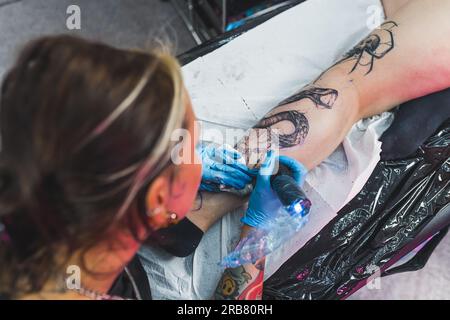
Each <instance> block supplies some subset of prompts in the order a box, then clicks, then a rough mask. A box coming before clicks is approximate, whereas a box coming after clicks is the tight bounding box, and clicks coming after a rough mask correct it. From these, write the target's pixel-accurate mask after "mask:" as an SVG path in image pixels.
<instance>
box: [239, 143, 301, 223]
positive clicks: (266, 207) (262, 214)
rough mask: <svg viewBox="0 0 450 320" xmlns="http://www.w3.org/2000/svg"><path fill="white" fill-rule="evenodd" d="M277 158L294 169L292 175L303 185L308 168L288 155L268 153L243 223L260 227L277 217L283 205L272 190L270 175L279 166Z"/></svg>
mask: <svg viewBox="0 0 450 320" xmlns="http://www.w3.org/2000/svg"><path fill="white" fill-rule="evenodd" d="M277 160H278V161H279V163H280V164H283V165H285V166H286V167H288V168H289V169H290V170H291V171H292V177H293V178H294V180H295V181H296V182H297V183H298V184H299V185H300V186H301V185H302V184H303V182H304V180H305V176H306V173H307V172H308V170H307V169H306V168H305V166H304V165H302V164H301V163H299V162H297V161H296V160H294V159H292V158H289V157H286V156H279V157H276V156H275V154H274V153H273V152H272V151H269V152H268V153H267V156H266V159H265V161H264V162H263V164H262V166H261V168H260V170H259V173H258V176H257V180H256V186H255V189H254V190H253V192H252V194H251V195H250V200H249V203H248V209H247V211H246V212H245V215H244V217H243V218H242V219H241V221H242V222H243V223H245V224H246V225H249V226H251V227H260V226H263V225H264V224H265V223H267V222H269V221H270V220H271V219H272V218H273V217H275V216H276V215H277V214H278V212H279V211H280V209H281V208H282V207H283V205H282V203H281V202H280V200H279V199H278V196H277V194H276V193H275V192H274V191H273V190H272V187H271V185H270V177H271V176H272V175H273V174H274V173H275V172H274V171H275V169H277V168H278V166H277Z"/></svg>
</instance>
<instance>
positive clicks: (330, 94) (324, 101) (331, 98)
mask: <svg viewBox="0 0 450 320" xmlns="http://www.w3.org/2000/svg"><path fill="white" fill-rule="evenodd" d="M338 96H339V94H338V91H337V90H334V89H330V88H319V87H309V88H307V89H305V90H302V91H301V92H299V93H297V94H295V95H293V96H292V97H289V98H288V99H286V100H284V101H282V102H281V103H280V104H279V105H278V107H281V106H284V105H287V104H290V103H293V102H297V101H300V100H304V99H309V100H310V101H312V102H313V103H314V105H315V106H316V108H325V109H331V108H332V107H333V106H334V104H335V102H336V100H337V98H338ZM282 121H288V122H290V123H292V125H293V127H294V130H293V132H291V133H284V134H280V135H279V137H278V142H279V147H280V148H291V147H294V146H296V145H301V144H303V143H304V141H305V139H306V136H307V135H308V132H309V122H308V119H307V118H306V116H305V114H304V113H302V112H300V111H297V110H289V111H282V112H278V113H275V114H273V115H269V116H267V117H265V118H264V119H262V120H261V121H260V122H259V123H258V124H257V125H256V126H255V129H267V128H270V127H272V126H274V125H276V124H277V123H280V122H282Z"/></svg>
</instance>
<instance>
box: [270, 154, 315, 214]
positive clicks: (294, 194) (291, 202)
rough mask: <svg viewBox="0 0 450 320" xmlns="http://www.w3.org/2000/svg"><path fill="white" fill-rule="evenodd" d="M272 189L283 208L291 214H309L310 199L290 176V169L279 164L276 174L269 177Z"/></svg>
mask: <svg viewBox="0 0 450 320" xmlns="http://www.w3.org/2000/svg"><path fill="white" fill-rule="evenodd" d="M270 184H271V186H272V189H273V191H275V193H276V194H277V196H278V198H279V199H280V201H281V203H282V204H283V206H284V209H285V210H286V211H287V212H288V213H289V214H290V215H291V216H297V215H300V216H301V217H305V216H307V215H308V214H309V209H310V208H311V201H309V199H308V198H307V197H306V195H305V193H304V192H303V190H302V188H301V187H300V186H299V185H298V183H297V182H296V181H295V180H294V178H293V177H292V173H291V170H290V169H289V168H288V167H286V166H285V165H283V164H281V163H280V164H279V169H278V172H277V174H275V175H273V176H272V177H271V178H270Z"/></svg>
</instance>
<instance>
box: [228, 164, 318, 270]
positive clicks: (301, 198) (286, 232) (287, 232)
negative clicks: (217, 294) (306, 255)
mask: <svg viewBox="0 0 450 320" xmlns="http://www.w3.org/2000/svg"><path fill="white" fill-rule="evenodd" d="M271 186H272V189H273V190H274V191H275V193H276V194H277V196H278V198H279V199H280V202H281V203H282V204H283V207H281V208H280V209H279V212H278V213H277V214H276V217H275V218H274V219H273V220H271V221H270V222H269V223H266V224H265V225H264V226H262V227H260V228H258V229H254V230H252V231H251V232H250V233H249V234H248V235H247V236H246V237H245V238H243V239H241V241H240V242H239V244H238V245H237V247H236V248H235V250H234V251H233V252H231V253H230V254H229V255H227V256H226V257H224V258H223V260H222V261H221V263H220V265H221V266H222V267H224V268H236V267H238V266H241V265H244V264H250V263H251V264H255V263H256V262H257V261H258V260H259V259H261V258H263V257H265V256H267V255H268V254H270V253H272V252H273V251H275V250H276V249H278V248H279V247H280V246H281V245H282V244H283V243H284V242H286V241H287V240H288V239H290V238H291V237H292V236H293V235H294V234H295V233H297V232H298V231H299V230H300V228H302V227H303V226H304V225H305V224H306V222H307V221H308V215H309V211H310V208H311V201H310V200H309V199H308V198H307V197H306V195H305V193H304V192H303V190H302V189H301V188H300V186H299V185H298V183H297V182H296V181H295V179H294V178H293V177H292V175H291V171H290V169H289V168H288V167H286V166H284V165H282V164H280V166H279V170H278V173H277V174H275V175H273V176H272V177H271Z"/></svg>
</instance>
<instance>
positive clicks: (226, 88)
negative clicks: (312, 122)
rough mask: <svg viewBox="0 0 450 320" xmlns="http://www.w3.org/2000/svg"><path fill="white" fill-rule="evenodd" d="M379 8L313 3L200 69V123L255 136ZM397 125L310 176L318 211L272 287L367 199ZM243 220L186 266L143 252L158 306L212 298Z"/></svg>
mask: <svg viewBox="0 0 450 320" xmlns="http://www.w3.org/2000/svg"><path fill="white" fill-rule="evenodd" d="M374 8H377V9H378V10H379V12H382V7H381V4H380V1H379V0H309V1H307V2H304V3H302V4H301V5H298V6H296V7H294V8H292V9H290V10H288V11H286V12H284V13H282V14H280V15H278V16H276V17H274V18H273V19H271V20H269V21H268V22H266V23H264V24H262V25H260V26H258V27H256V28H254V29H253V30H250V31H248V32H247V33H245V34H243V35H241V36H240V37H238V38H236V39H234V40H233V41H231V42H230V43H228V44H227V45H225V46H223V47H221V48H220V49H218V50H216V51H214V52H212V53H210V54H208V55H207V56H205V57H202V58H199V59H197V60H195V61H193V62H192V63H190V64H189V65H187V66H185V67H184V68H183V73H184V78H185V83H186V86H187V88H188V91H189V92H190V94H191V98H192V102H193V105H194V109H195V112H196V114H197V117H198V118H199V119H200V120H205V121H206V122H205V123H204V127H205V128H215V129H219V130H225V129H226V128H229V127H232V128H241V129H247V128H249V127H251V126H252V125H254V124H255V123H256V122H257V121H258V120H259V119H260V118H262V117H263V115H264V114H265V113H266V112H268V111H269V110H270V109H271V108H272V107H273V106H275V105H276V104H277V103H278V102H279V101H281V100H282V99H284V98H286V97H288V96H290V95H291V94H292V93H294V92H295V91H297V90H299V89H300V88H301V87H302V86H304V85H306V84H308V83H309V82H310V81H312V80H313V79H315V78H316V77H317V76H318V75H319V74H320V73H321V72H322V71H324V70H325V69H326V68H327V67H329V66H330V65H331V64H332V63H333V62H335V61H336V60H337V59H338V58H339V57H340V56H342V54H344V53H345V52H346V51H347V50H348V49H350V48H351V47H352V46H353V45H355V44H356V43H357V42H358V41H360V40H361V39H362V38H364V37H365V36H366V35H367V34H368V33H370V30H369V28H368V27H367V22H368V21H369V18H370V14H373V9H374ZM391 120H392V119H391V115H390V114H389V113H386V114H383V115H381V116H378V117H375V118H373V119H369V120H364V121H362V122H360V123H358V124H357V125H355V126H354V127H353V129H352V130H351V132H350V133H349V134H348V136H347V137H346V139H345V141H344V142H343V144H342V145H341V146H339V147H338V149H337V150H336V151H335V152H334V153H333V154H332V155H331V156H330V157H329V158H328V159H327V160H325V161H324V162H323V163H322V164H320V165H319V166H318V167H316V168H315V169H314V170H312V171H311V172H310V174H309V175H308V177H307V179H306V185H305V192H306V193H307V195H308V197H309V198H310V199H311V200H312V202H313V207H312V210H311V213H310V221H309V223H308V224H307V225H306V226H305V227H304V228H303V229H302V230H301V231H300V232H299V233H298V234H297V235H296V236H295V237H294V238H293V239H291V241H289V242H288V243H286V244H285V245H284V246H283V247H282V248H280V249H279V250H277V251H276V252H275V253H273V254H271V255H270V256H268V258H267V263H266V274H265V276H266V278H267V277H269V276H270V275H272V274H273V272H275V271H276V270H277V269H278V268H279V266H281V264H282V263H284V262H285V261H286V260H287V259H288V258H289V257H290V256H291V255H292V254H293V253H295V252H296V251H297V250H298V249H299V248H301V247H302V246H303V245H304V244H305V243H306V242H307V241H308V240H309V239H310V238H311V237H313V236H314V235H315V234H317V232H319V231H320V230H321V229H322V228H323V227H324V226H325V225H326V224H327V223H328V222H329V221H330V220H331V219H332V218H333V217H334V216H335V214H336V212H337V211H338V210H339V209H340V208H341V207H342V206H343V205H344V204H345V203H347V202H348V201H349V200H350V199H351V198H352V197H353V196H354V195H355V194H357V193H358V192H359V191H360V189H361V188H362V186H363V185H364V183H365V182H366V181H367V179H368V177H369V176H370V174H371V172H372V171H373V168H374V166H375V164H376V163H377V162H378V161H379V153H380V142H378V137H379V136H380V135H381V133H382V132H383V131H384V130H385V129H386V128H387V127H388V126H389V125H390V123H391ZM325 181H326V183H325ZM241 215H242V210H237V211H236V212H234V213H232V214H229V215H227V216H225V217H224V218H223V219H222V220H221V221H219V222H218V223H216V224H215V225H214V226H213V227H212V228H211V229H210V230H209V231H208V232H207V233H206V234H205V236H204V238H203V240H202V241H201V243H200V245H199V247H198V248H197V250H196V252H195V253H194V254H193V255H192V256H190V257H188V258H176V257H171V256H169V255H168V254H166V253H164V252H162V251H161V250H159V249H156V248H148V247H146V248H142V250H141V256H142V257H141V259H142V261H143V262H144V267H145V268H146V270H147V272H148V274H149V279H150V286H151V288H152V294H153V297H154V298H155V299H208V298H210V297H211V295H212V293H213V291H214V289H215V287H216V285H217V283H218V281H219V279H220V277H221V274H222V270H221V269H220V268H219V267H218V262H219V261H220V260H221V259H222V257H224V256H225V255H227V254H228V252H230V251H231V250H232V249H233V248H234V246H235V245H236V243H237V240H238V237H239V232H240V222H239V219H240V217H241Z"/></svg>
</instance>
